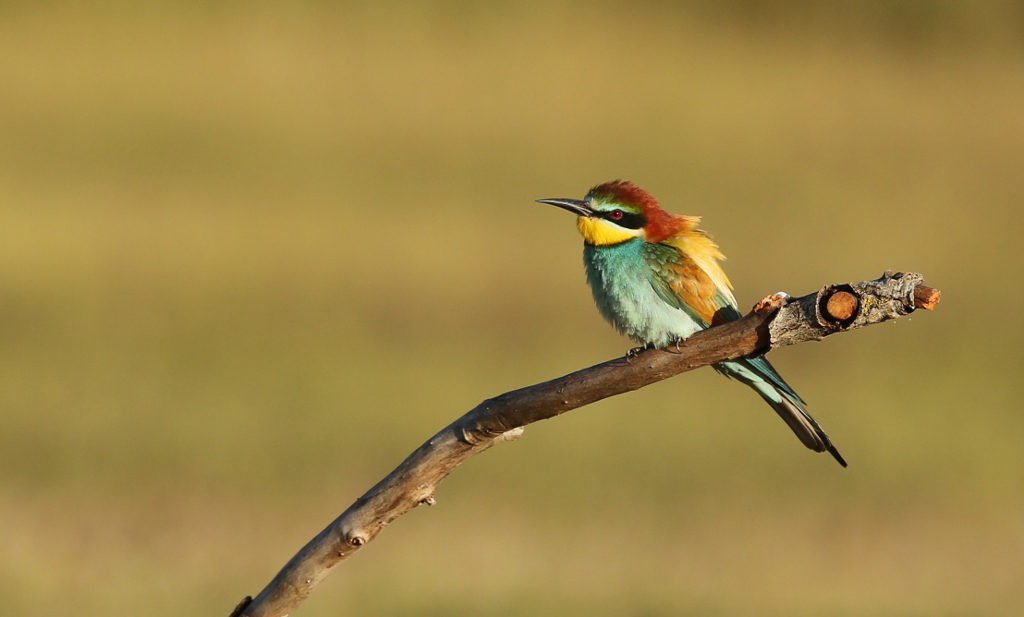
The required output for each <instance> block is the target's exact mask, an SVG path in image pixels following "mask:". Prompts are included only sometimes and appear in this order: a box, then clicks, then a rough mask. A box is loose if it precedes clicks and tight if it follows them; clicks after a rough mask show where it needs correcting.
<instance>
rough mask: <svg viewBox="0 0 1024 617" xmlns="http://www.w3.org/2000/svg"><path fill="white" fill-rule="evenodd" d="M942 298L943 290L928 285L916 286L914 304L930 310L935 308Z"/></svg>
mask: <svg viewBox="0 0 1024 617" xmlns="http://www.w3.org/2000/svg"><path fill="white" fill-rule="evenodd" d="M941 298H942V292H941V291H939V290H938V289H934V288H932V287H928V286H927V285H918V286H917V287H915V288H914V306H915V307H917V308H922V309H924V310H926V311H930V310H932V309H934V308H935V305H936V304H938V303H939V300H940V299H941Z"/></svg>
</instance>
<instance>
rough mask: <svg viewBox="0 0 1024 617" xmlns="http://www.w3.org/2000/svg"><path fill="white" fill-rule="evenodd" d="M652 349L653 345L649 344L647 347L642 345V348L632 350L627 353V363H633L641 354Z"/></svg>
mask: <svg viewBox="0 0 1024 617" xmlns="http://www.w3.org/2000/svg"><path fill="white" fill-rule="evenodd" d="M650 348H651V345H650V344H649V343H648V344H647V345H641V346H640V347H634V348H633V349H630V350H629V351H627V352H626V362H632V361H633V359H634V358H636V357H637V356H639V355H640V354H641V353H643V352H645V351H647V350H648V349H650Z"/></svg>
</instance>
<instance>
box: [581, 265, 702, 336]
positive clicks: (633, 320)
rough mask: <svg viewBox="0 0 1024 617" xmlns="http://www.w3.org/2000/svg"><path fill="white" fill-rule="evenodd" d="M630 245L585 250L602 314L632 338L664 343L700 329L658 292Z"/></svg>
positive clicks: (648, 272) (649, 273)
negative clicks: (612, 249) (618, 247)
mask: <svg viewBox="0 0 1024 617" xmlns="http://www.w3.org/2000/svg"><path fill="white" fill-rule="evenodd" d="M629 248H630V247H623V250H619V251H617V252H609V251H608V249H591V250H588V251H587V252H586V253H585V257H584V261H585V263H586V266H587V280H588V282H589V283H590V287H591V290H592V291H593V293H594V301H595V302H596V303H597V307H598V309H599V310H600V311H601V314H602V315H603V316H604V318H605V319H607V320H608V321H609V322H611V324H612V325H613V326H615V328H616V329H617V330H618V331H619V332H621V333H623V334H625V335H626V336H628V337H630V338H631V339H633V340H634V341H636V342H638V343H643V344H653V345H655V346H657V347H664V346H666V345H669V344H671V343H674V342H675V341H677V340H679V339H684V338H687V337H689V336H690V335H691V334H693V333H694V332H697V331H698V330H702V329H703V326H702V325H701V324H698V323H697V322H696V321H695V320H694V319H693V318H692V317H690V315H689V314H688V313H687V312H686V311H684V310H682V309H679V308H676V307H674V306H672V305H670V304H668V303H667V302H665V301H664V300H662V299H661V297H660V296H658V294H657V292H656V291H655V290H654V286H653V284H652V280H651V276H652V272H651V270H650V267H649V266H648V265H647V264H646V262H645V261H644V260H643V258H642V255H640V254H639V252H636V253H634V252H633V251H630V250H629Z"/></svg>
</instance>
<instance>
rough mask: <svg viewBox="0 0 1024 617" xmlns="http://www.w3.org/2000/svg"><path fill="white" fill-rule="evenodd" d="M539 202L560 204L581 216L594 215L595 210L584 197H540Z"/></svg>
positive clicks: (552, 204)
mask: <svg viewBox="0 0 1024 617" xmlns="http://www.w3.org/2000/svg"><path fill="white" fill-rule="evenodd" d="M537 203H541V204H548V205H551V206H558V207H559V208H561V209H563V210H568V211H569V212H572V213H573V214H578V215H580V216H594V211H593V210H592V209H591V208H590V206H589V205H588V204H587V202H585V201H583V200H582V199H538V200H537Z"/></svg>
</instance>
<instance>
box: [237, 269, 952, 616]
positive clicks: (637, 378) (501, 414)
mask: <svg viewBox="0 0 1024 617" xmlns="http://www.w3.org/2000/svg"><path fill="white" fill-rule="evenodd" d="M921 280H922V278H921V276H920V275H918V274H909V273H897V274H891V273H889V272H886V273H885V275H883V276H882V278H880V279H878V280H875V281H866V282H863V283H855V284H844V285H834V286H828V287H824V288H822V290H821V291H819V292H818V293H816V294H810V295H808V296H804V297H802V298H797V299H791V298H789V297H788V296H786V295H784V294H781V295H780V294H777V295H775V296H770V297H769V298H766V299H765V300H762V301H761V302H760V303H758V306H757V307H755V311H754V312H752V313H750V314H749V315H747V316H745V317H743V318H742V319H740V320H738V321H734V322H732V323H727V324H723V325H720V326H716V327H714V328H711V329H708V330H705V331H703V332H698V333H697V334H694V335H693V336H692V337H690V338H689V339H687V340H686V341H685V343H683V344H682V345H681V346H679V348H678V349H677V348H676V347H675V346H670V347H668V348H666V349H650V350H646V351H642V352H640V353H638V354H636V355H635V356H633V357H632V358H626V357H623V358H616V359H614V360H609V361H608V362H603V363H601V364H598V365H595V366H592V367H590V368H586V369H583V370H580V371H576V372H575V373H570V374H569V375H566V376H564V377H559V378H558V379H553V380H551V381H548V382H544V383H541V384H536V385H533V386H528V387H526V388H521V389H519V390H513V391H512V392H507V393H505V394H502V395H500V396H496V397H494V398H491V399H488V400H486V401H484V402H482V403H480V404H479V405H477V406H476V407H475V408H473V409H472V410H470V411H469V412H468V413H467V414H465V415H464V416H462V417H461V418H459V419H458V420H456V421H455V422H453V423H451V424H450V425H448V426H446V427H445V428H444V429H442V430H441V432H439V433H437V434H436V435H434V436H433V437H431V438H430V439H429V440H428V441H427V442H426V443H424V444H423V445H421V446H420V447H419V448H417V449H416V451H415V452H413V453H412V454H411V455H410V456H409V457H408V458H407V459H405V461H404V462H403V463H402V464H401V465H399V466H398V468H397V469H395V470H394V471H392V472H391V473H390V474H389V475H388V476H387V477H386V478H384V479H383V480H381V481H380V482H378V483H377V485H376V486H374V487H373V488H371V489H370V490H369V491H367V493H366V494H365V495H363V496H362V497H360V498H359V499H357V500H356V502H355V503H354V504H352V505H351V506H350V507H349V508H348V509H347V510H345V512H344V513H342V515H341V516H339V517H338V518H337V519H335V520H334V522H332V523H331V524H330V525H328V526H327V528H326V529H324V530H323V531H321V532H320V533H319V534H318V535H317V536H316V537H315V538H313V539H312V540H310V541H309V543H308V544H306V546H304V547H302V550H300V551H299V552H298V553H297V554H296V555H295V556H294V557H292V559H291V560H290V561H289V562H288V563H287V564H286V565H285V566H284V568H282V569H281V571H280V572H279V573H278V574H277V576H275V577H274V579H273V580H272V581H271V582H270V584H268V585H267V586H266V588H264V589H263V591H262V592H260V594H259V595H258V596H256V598H255V599H253V600H251V601H250V600H249V598H246V599H245V600H243V601H242V602H241V603H240V604H239V605H238V606H237V607H236V608H235V610H234V611H233V612H232V614H231V617H240V616H243V615H244V616H246V617H281V616H284V615H288V614H290V613H291V612H292V611H294V610H295V609H296V608H297V607H298V606H299V605H300V604H302V602H303V601H304V600H305V599H306V598H307V597H309V594H310V593H312V592H313V590H314V589H315V588H316V586H317V585H318V584H319V583H320V581H322V580H323V579H324V577H326V576H327V575H328V574H329V573H330V571H331V569H332V568H334V566H336V565H338V564H339V563H341V561H342V560H344V559H345V558H347V557H348V556H350V555H351V554H352V553H354V552H356V551H357V550H359V548H360V547H362V546H364V545H365V544H366V543H367V542H369V541H370V540H372V539H373V538H374V537H376V535H377V534H378V533H380V531H381V530H382V529H383V528H384V527H385V526H387V525H388V524H389V523H390V522H391V521H393V520H395V519H396V518H397V517H399V516H401V515H402V514H405V513H406V512H408V511H409V510H412V509H413V508H415V507H416V506H418V505H420V504H427V505H432V504H433V502H434V497H433V495H434V490H435V489H436V488H437V486H438V484H440V483H441V481H442V480H444V478H445V477H446V476H447V475H448V474H449V473H451V472H452V470H454V469H455V467H457V466H458V465H459V464H460V463H462V462H463V461H465V460H466V459H468V458H469V457H471V456H473V455H474V454H478V453H480V452H483V451H484V450H486V449H488V448H490V447H491V446H493V445H495V444H498V443H501V442H503V441H511V440H513V439H515V438H516V437H518V436H519V435H521V434H522V431H523V427H524V426H526V425H527V424H531V423H533V422H537V421H538V420H544V419H547V418H553V417H555V416H558V415H561V414H563V413H565V412H567V411H570V410H572V409H576V408H578V407H582V406H584V405H587V404H590V403H593V402H595V401H599V400H601V399H604V398H608V397H610V396H615V395H616V394H622V393H624V392H630V391H632V390H637V389H639V388H642V387H644V386H646V385H650V384H652V383H655V382H658V381H661V380H663V379H668V378H669V377H672V376H674V375H678V374H680V373H684V372H686V371H690V370H693V369H695V368H699V367H702V366H707V365H709V364H714V363H716V362H721V361H722V360H728V359H732V358H738V357H740V356H746V355H749V354H754V353H757V354H763V353H767V352H768V351H769V350H771V349H774V348H776V347H783V346H785V345H793V344H796V343H800V342H804V341H808V340H820V339H822V338H824V337H826V336H828V335H830V334H833V333H835V332H842V331H844V330H849V329H853V328H860V327H863V326H866V325H869V324H873V323H879V322H881V321H886V320H888V319H894V318H896V317H899V316H901V315H906V314H907V313H910V312H912V311H913V310H914V308H915V289H917V288H918V287H919V286H920V287H921V288H923V289H925V290H929V291H931V292H933V293H932V294H928V293H920V292H919V293H918V294H916V295H917V297H918V300H917V302H918V303H917V306H922V307H924V308H929V309H930V308H931V307H932V306H934V304H935V303H936V302H938V292H937V291H935V290H931V289H930V288H925V287H924V286H923V285H921ZM838 292H845V293H849V294H851V295H853V296H854V298H855V299H856V302H855V303H853V306H852V310H851V311H850V314H851V316H850V317H848V318H846V319H840V318H837V317H836V316H833V315H831V314H829V312H828V302H827V301H828V299H829V297H830V296H831V295H832V294H835V293H838ZM924 297H927V298H932V297H933V299H932V300H931V301H930V305H929V302H926V301H923V300H920V298H924ZM844 300H845V301H846V302H845V305H846V306H847V307H849V305H850V303H849V302H848V300H849V299H847V298H844ZM835 304H836V303H833V305H835ZM843 317H845V315H843Z"/></svg>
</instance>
